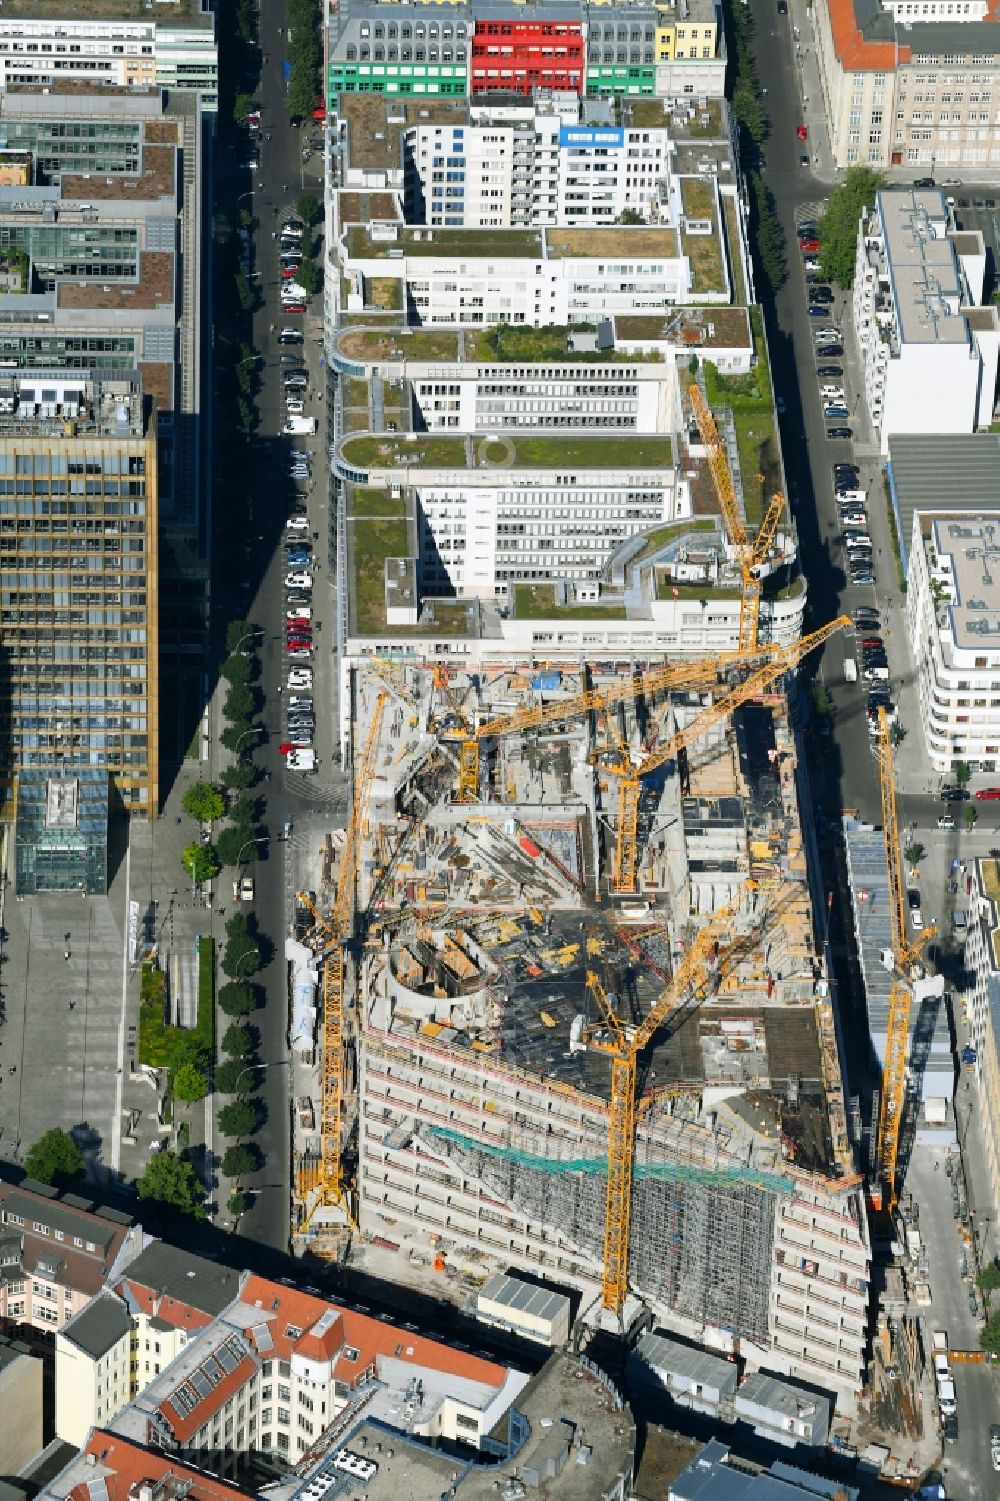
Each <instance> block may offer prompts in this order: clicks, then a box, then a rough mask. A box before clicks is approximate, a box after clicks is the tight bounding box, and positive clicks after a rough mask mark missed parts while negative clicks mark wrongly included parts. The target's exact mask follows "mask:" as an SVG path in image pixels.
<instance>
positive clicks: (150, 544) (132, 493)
mask: <svg viewBox="0 0 1000 1501" xmlns="http://www.w3.org/2000/svg"><path fill="white" fill-rule="evenodd" d="M158 545H159V538H158V531H157V463H156V414H155V408H154V407H153V405H152V403H151V402H150V401H149V400H148V399H147V398H146V397H145V396H144V394H143V392H142V389H141V386H140V383H139V378H138V375H137V374H135V375H134V376H133V377H132V378H131V379H127V378H111V377H108V378H105V379H103V380H101V379H98V378H97V377H92V376H90V375H88V374H87V373H86V372H83V371H79V372H67V371H64V370H47V371H43V370H36V371H33V372H32V373H30V374H28V373H24V372H18V373H13V372H12V373H10V374H9V375H7V376H6V378H4V379H2V380H0V626H2V631H3V640H4V672H3V675H2V678H0V695H2V704H3V717H4V719H5V721H6V723H7V726H8V738H9V744H8V746H7V747H6V749H7V751H8V767H9V769H10V770H11V771H14V772H16V771H17V770H19V769H20V768H22V767H30V768H33V769H43V770H49V769H51V770H52V771H53V772H54V773H55V774H56V775H58V776H66V777H72V776H73V773H74V771H75V770H78V769H79V770H82V769H87V770H93V769H95V768H99V769H102V770H105V771H107V772H109V773H110V774H111V775H112V777H113V779H114V781H115V784H116V786H117V789H118V793H119V796H120V797H121V799H122V801H123V803H124V805H125V808H126V810H127V811H129V812H130V813H142V814H145V815H146V816H147V817H149V818H152V817H154V816H155V815H156V813H157V812H158V811H159V724H158V715H159V704H158V689H157V680H158V668H159V663H158V649H157V642H158V621H157V590H158V578H157V556H158Z"/></svg>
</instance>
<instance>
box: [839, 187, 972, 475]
mask: <svg viewBox="0 0 1000 1501" xmlns="http://www.w3.org/2000/svg"><path fill="white" fill-rule="evenodd" d="M985 275H986V253H985V247H984V245H983V239H982V235H981V234H979V233H978V231H977V232H976V233H959V232H956V231H955V229H954V227H953V222H952V219H951V214H950V210H949V208H948V205H947V203H946V201H945V197H944V194H943V193H941V192H939V191H937V190H936V189H921V190H915V189H910V188H897V189H893V190H890V191H887V192H881V193H879V194H878V196H877V198H876V202H875V207H874V209H873V210H872V211H871V213H870V214H869V213H866V214H865V215H863V216H862V219H861V223H860V226H859V229H858V246H857V262H856V266H855V275H854V300H853V310H854V324H855V328H856V330H857V334H858V342H859V344H860V346H861V350H862V353H863V356H864V362H865V397H866V400H867V403H868V410H869V413H870V415H871V420H872V425H873V427H874V428H875V430H876V432H877V433H878V434H879V438H880V442H881V446H882V452H883V453H884V454H887V453H888V452H889V438H890V436H891V435H892V434H895V433H926V432H936V433H968V432H974V431H975V430H976V428H977V427H980V426H988V425H989V423H990V422H991V421H992V418H993V405H994V400H995V397H996V383H997V356H998V352H1000V320H998V317H997V310H996V308H993V307H982V306H980V305H979V304H980V303H981V302H982V296H983V286H984V283H985Z"/></svg>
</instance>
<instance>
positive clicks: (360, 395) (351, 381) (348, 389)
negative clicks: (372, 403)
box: [340, 375, 368, 412]
mask: <svg viewBox="0 0 1000 1501" xmlns="http://www.w3.org/2000/svg"><path fill="white" fill-rule="evenodd" d="M340 394H341V397H342V398H343V402H344V406H345V407H364V409H365V411H366V412H367V410H368V382H367V381H366V380H359V379H358V377H357V376H354V375H342V376H341V378H340Z"/></svg>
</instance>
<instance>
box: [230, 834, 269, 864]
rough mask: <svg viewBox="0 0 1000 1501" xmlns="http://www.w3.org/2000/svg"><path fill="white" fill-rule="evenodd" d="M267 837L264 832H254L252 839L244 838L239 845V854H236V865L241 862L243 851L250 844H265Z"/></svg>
mask: <svg viewBox="0 0 1000 1501" xmlns="http://www.w3.org/2000/svg"><path fill="white" fill-rule="evenodd" d="M267 839H268V836H267V835H266V834H255V835H254V836H253V838H252V839H245V840H244V841H243V843H242V844H241V845H240V851H239V854H238V855H237V856H236V864H237V865H238V866H239V865H242V864H243V851H244V850H245V849H248V848H249V847H250V845H251V844H266V843H267Z"/></svg>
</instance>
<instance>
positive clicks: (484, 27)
mask: <svg viewBox="0 0 1000 1501" xmlns="http://www.w3.org/2000/svg"><path fill="white" fill-rule="evenodd" d="M585 74H586V52H585V45H584V37H583V26H582V24H581V23H580V22H579V21H527V20H525V21H520V20H504V21H490V20H477V21H476V23H475V27H474V29H473V33H472V63H471V67H470V71H469V88H470V92H471V93H472V94H473V95H475V94H486V93H490V92H495V91H498V90H499V91H502V92H503V93H507V94H531V93H532V91H533V90H534V89H560V90H563V91H566V92H569V93H574V94H582V93H583V85H584V78H585Z"/></svg>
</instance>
